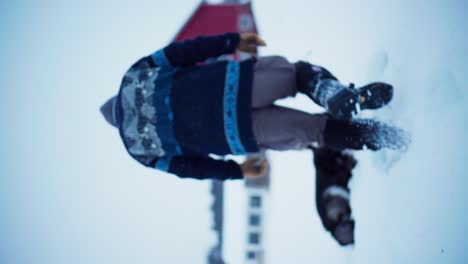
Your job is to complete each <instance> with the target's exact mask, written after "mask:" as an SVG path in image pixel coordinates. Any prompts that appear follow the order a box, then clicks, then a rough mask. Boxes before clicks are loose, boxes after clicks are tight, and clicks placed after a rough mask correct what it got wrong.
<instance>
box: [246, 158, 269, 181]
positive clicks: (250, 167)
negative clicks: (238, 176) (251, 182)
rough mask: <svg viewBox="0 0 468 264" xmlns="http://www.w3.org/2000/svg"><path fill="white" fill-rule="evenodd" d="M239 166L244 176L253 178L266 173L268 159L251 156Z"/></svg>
mask: <svg viewBox="0 0 468 264" xmlns="http://www.w3.org/2000/svg"><path fill="white" fill-rule="evenodd" d="M240 166H241V169H242V173H243V174H244V177H247V178H255V177H260V176H263V175H265V174H266V173H267V170H268V161H266V160H264V159H260V158H252V159H248V160H246V161H245V162H244V163H242V164H241V165H240Z"/></svg>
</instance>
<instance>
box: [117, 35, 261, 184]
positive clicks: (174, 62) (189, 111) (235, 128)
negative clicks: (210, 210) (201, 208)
mask: <svg viewBox="0 0 468 264" xmlns="http://www.w3.org/2000/svg"><path fill="white" fill-rule="evenodd" d="M239 40H240V37H239V34H238V33H227V34H224V35H219V36H209V37H198V38H196V39H193V40H187V41H184V42H176V43H172V44H170V45H169V46H167V47H165V48H164V49H161V50H158V51H156V52H155V53H153V54H151V55H150V56H147V57H144V58H142V59H140V60H139V61H137V62H136V63H135V64H134V65H133V66H132V67H131V68H130V69H129V70H128V71H127V72H126V74H125V76H124V78H123V80H122V84H121V87H120V91H119V93H118V95H117V98H116V100H115V104H114V107H113V113H114V119H115V123H116V125H117V127H118V128H119V131H120V135H121V137H122V140H123V142H124V145H125V147H126V149H127V151H128V153H129V154H130V155H131V156H132V157H133V158H135V159H136V160H137V161H139V162H140V163H142V164H143V165H145V166H148V167H152V168H156V169H160V170H163V171H167V172H169V173H173V174H176V175H178V176H179V177H184V178H185V177H188V178H196V179H220V180H225V179H240V178H242V171H241V169H240V167H239V165H238V164H237V163H236V162H234V161H224V160H216V159H213V158H211V157H209V156H208V155H209V154H215V155H221V156H222V155H226V154H234V155H243V154H246V153H247V152H257V150H258V149H257V144H256V141H255V138H254V136H253V132H252V121H251V93H252V91H251V90H252V78H253V63H254V59H250V60H246V61H243V62H240V63H239V62H235V61H222V62H216V63H211V64H203V65H196V63H198V62H203V61H205V60H206V59H208V58H212V57H218V56H220V55H223V54H230V53H233V52H234V51H235V49H236V47H237V45H238V43H239Z"/></svg>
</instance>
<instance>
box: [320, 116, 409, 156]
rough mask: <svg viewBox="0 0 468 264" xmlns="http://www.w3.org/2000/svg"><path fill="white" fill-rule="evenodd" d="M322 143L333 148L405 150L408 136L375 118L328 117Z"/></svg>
mask: <svg viewBox="0 0 468 264" xmlns="http://www.w3.org/2000/svg"><path fill="white" fill-rule="evenodd" d="M324 143H325V147H329V148H332V149H335V150H344V149H355V150H361V149H370V150H374V151H376V150H379V149H383V148H388V149H394V150H406V148H407V146H408V144H409V143H410V138H409V135H408V134H407V133H406V132H405V131H404V130H402V129H400V128H397V127H394V126H391V125H388V124H385V123H382V122H378V121H376V120H371V119H361V120H342V119H333V118H330V119H328V120H327V124H326V126H325V130H324Z"/></svg>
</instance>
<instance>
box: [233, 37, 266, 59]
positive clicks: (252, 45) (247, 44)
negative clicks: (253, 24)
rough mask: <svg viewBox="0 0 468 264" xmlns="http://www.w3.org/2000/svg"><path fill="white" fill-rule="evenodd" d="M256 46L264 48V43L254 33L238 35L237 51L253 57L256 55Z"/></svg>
mask: <svg viewBox="0 0 468 264" xmlns="http://www.w3.org/2000/svg"><path fill="white" fill-rule="evenodd" d="M257 46H266V43H265V41H263V39H261V38H260V37H259V36H258V35H257V34H256V33H253V32H246V33H241V34H240V42H239V45H237V50H240V51H243V52H247V53H250V54H252V55H255V54H256V53H257Z"/></svg>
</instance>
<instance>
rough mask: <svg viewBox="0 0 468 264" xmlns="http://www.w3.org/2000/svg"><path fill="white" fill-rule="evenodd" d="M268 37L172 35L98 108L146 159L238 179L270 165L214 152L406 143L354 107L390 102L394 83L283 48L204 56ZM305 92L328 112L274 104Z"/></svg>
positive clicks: (191, 174) (190, 174) (167, 167)
mask: <svg viewBox="0 0 468 264" xmlns="http://www.w3.org/2000/svg"><path fill="white" fill-rule="evenodd" d="M264 45H266V44H265V42H264V41H263V40H262V39H261V38H260V37H259V36H257V35H256V34H254V33H242V34H239V33H226V34H222V35H215V36H200V37H197V38H195V39H192V40H186V41H183V42H174V43H171V44H169V45H168V46H166V47H165V48H163V49H160V50H158V51H156V52H154V53H153V54H151V55H149V56H145V57H143V58H141V59H140V60H138V61H137V62H136V63H135V64H133V66H131V67H130V69H129V70H128V71H127V72H126V73H125V75H124V77H123V80H122V83H121V85H120V90H119V92H118V94H117V95H116V96H114V97H112V98H111V99H109V100H108V101H107V102H106V103H105V104H104V105H103V106H102V107H101V112H102V113H103V115H104V117H105V119H106V120H107V121H108V122H109V123H110V124H112V125H113V126H115V127H117V128H118V129H119V132H120V135H121V138H122V140H123V143H124V145H125V148H126V149H127V151H128V153H129V154H130V155H131V156H132V157H133V158H134V159H136V160H137V161H138V162H140V163H141V164H143V165H145V166H148V167H151V168H156V169H159V170H162V171H166V172H168V173H172V174H175V175H177V176H179V177H181V178H194V179H219V180H227V179H242V178H244V177H256V176H259V175H263V174H264V172H265V171H266V169H267V166H268V165H267V163H266V162H262V163H260V164H259V162H258V161H256V160H247V161H246V162H244V163H242V164H238V163H236V162H235V161H232V160H222V159H216V158H214V157H213V155H217V156H225V155H228V154H232V155H245V154H247V153H254V152H258V151H259V150H260V149H274V150H280V151H283V150H291V149H305V148H307V147H309V146H311V145H317V146H327V147H329V148H334V149H347V148H349V149H357V150H359V149H363V148H368V149H371V150H378V149H381V148H396V149H398V148H401V147H402V145H404V142H402V137H401V136H400V134H401V133H400V132H401V131H400V130H399V129H397V128H395V127H392V126H389V125H386V124H384V123H381V122H377V121H374V120H356V119H353V118H352V117H353V116H354V115H355V114H356V113H357V110H356V109H361V110H363V109H376V108H379V107H381V106H383V105H385V104H387V103H388V102H389V101H390V100H391V98H392V95H393V87H392V86H390V85H388V84H384V83H373V84H369V85H366V86H364V87H362V88H354V86H352V85H351V86H345V85H343V84H341V83H340V82H339V81H338V80H337V78H335V77H334V76H333V75H332V74H331V73H330V72H329V71H327V70H326V69H325V68H323V67H320V66H317V65H313V64H310V63H307V62H302V61H301V62H297V63H290V62H288V61H287V60H286V59H285V58H284V57H281V56H268V57H255V56H253V57H251V58H250V59H247V60H244V61H241V62H236V61H229V60H227V61H217V62H214V63H204V64H201V63H202V62H204V61H206V60H208V59H209V58H214V57H219V56H221V55H225V54H232V53H234V52H235V51H236V50H240V51H245V52H253V51H254V50H255V49H256V48H257V46H264ZM297 93H303V94H306V95H307V96H309V97H310V98H311V99H312V100H313V101H314V102H316V103H318V104H319V105H321V106H323V107H324V108H325V109H326V110H327V111H328V112H329V113H330V114H309V113H305V112H302V111H298V110H294V109H290V108H286V107H280V106H277V105H275V104H274V102H275V101H276V100H278V99H281V98H286V97H294V96H295V95H296V94H297Z"/></svg>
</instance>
